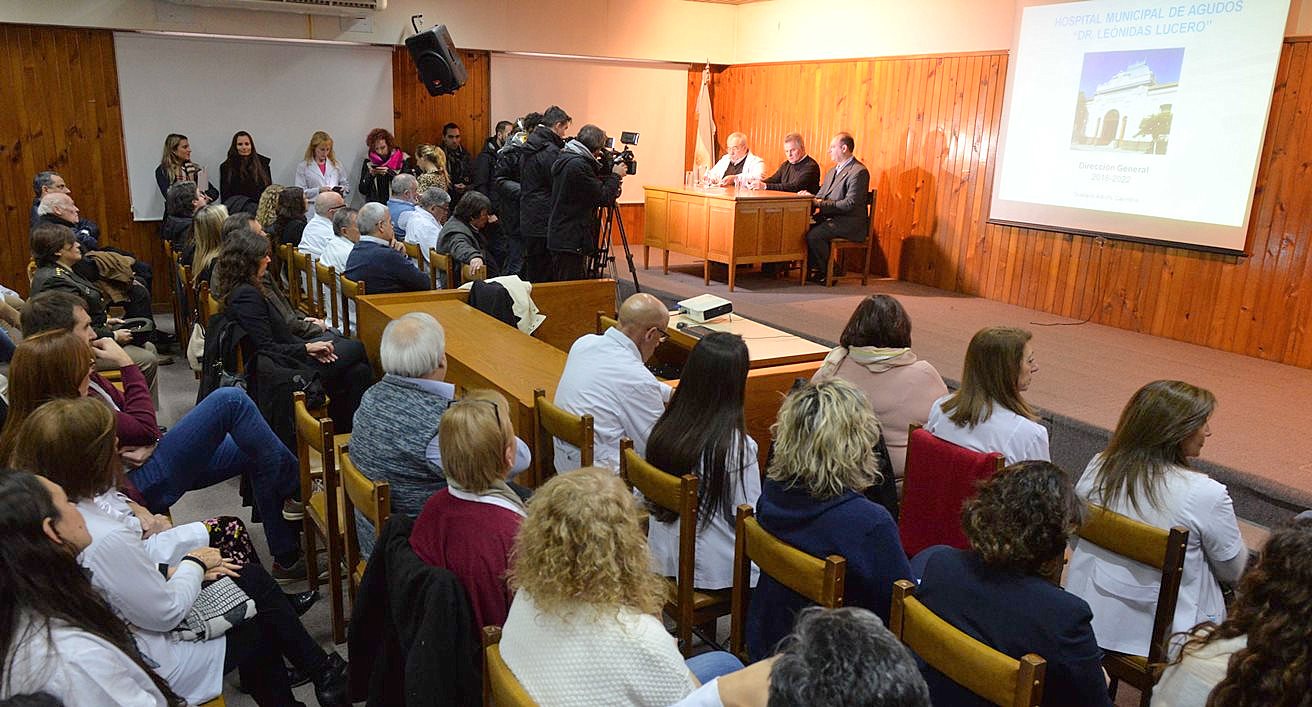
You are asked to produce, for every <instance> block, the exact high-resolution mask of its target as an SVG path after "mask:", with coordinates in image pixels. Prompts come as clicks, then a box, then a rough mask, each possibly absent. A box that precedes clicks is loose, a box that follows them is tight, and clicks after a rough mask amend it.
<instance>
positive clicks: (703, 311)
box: [678, 295, 733, 323]
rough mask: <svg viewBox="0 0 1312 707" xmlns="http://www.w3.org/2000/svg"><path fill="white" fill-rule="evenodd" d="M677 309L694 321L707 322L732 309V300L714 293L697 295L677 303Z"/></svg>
mask: <svg viewBox="0 0 1312 707" xmlns="http://www.w3.org/2000/svg"><path fill="white" fill-rule="evenodd" d="M678 306H679V311H680V312H683V313H684V314H685V315H687V317H688V318H689V319H691V320H693V321H694V322H702V323H705V322H709V321H711V320H712V319H715V318H716V317H723V316H724V315H726V314H728V313H730V312H732V311H733V302H730V301H729V300H727V299H725V298H723V297H716V296H715V295H698V296H696V297H692V298H690V299H686V300H683V301H681V302H679V303H678Z"/></svg>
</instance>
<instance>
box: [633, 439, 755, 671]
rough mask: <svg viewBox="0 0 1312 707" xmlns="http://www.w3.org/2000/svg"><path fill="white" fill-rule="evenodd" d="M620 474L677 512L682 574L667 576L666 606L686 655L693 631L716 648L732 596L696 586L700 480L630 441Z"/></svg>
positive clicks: (690, 647) (659, 504)
mask: <svg viewBox="0 0 1312 707" xmlns="http://www.w3.org/2000/svg"><path fill="white" fill-rule="evenodd" d="M620 476H621V477H622V478H623V479H624V482H625V483H627V484H628V485H629V486H630V487H631V488H635V489H637V490H638V491H640V492H641V493H642V495H643V497H644V498H646V499H647V500H648V501H650V502H652V503H654V504H656V505H657V506H660V507H661V508H664V509H665V510H667V511H671V512H674V513H678V514H679V571H678V575H677V576H676V577H675V578H673V579H672V580H670V579H669V578H667V581H669V582H670V596H671V598H670V599H669V600H668V601H666V602H665V613H667V614H669V615H670V616H671V617H673V618H674V622H675V636H677V637H678V639H679V650H680V651H681V652H682V653H683V654H684V656H688V655H690V654H691V652H692V634H693V631H694V630H697V632H698V634H699V635H700V636H701V637H702V639H703V640H705V641H706V642H707V643H708V644H712V645H714V644H715V643H716V640H715V638H716V636H715V621H716V619H718V618H720V617H721V616H724V615H725V614H728V613H729V611H730V609H731V604H732V598H731V594H732V592H731V591H730V590H721V591H701V590H698V589H695V588H694V586H693V578H694V574H695V573H694V568H695V567H696V566H697V485H698V480H697V477H696V476H694V475H692V474H684V475H683V476H674V475H673V474H668V473H666V472H664V471H661V470H660V469H657V468H656V467H655V466H653V465H652V464H651V463H650V462H648V461H647V460H646V459H643V458H642V455H640V454H638V453H637V452H636V451H635V450H634V449H633V440H631V439H629V438H628V437H625V438H623V439H621V440H620ZM694 627H697V628H696V629H694Z"/></svg>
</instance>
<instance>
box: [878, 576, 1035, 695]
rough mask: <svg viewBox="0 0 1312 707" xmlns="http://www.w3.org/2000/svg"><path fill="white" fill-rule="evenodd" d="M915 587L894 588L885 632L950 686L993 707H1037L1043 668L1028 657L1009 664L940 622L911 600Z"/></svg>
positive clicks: (896, 585)
mask: <svg viewBox="0 0 1312 707" xmlns="http://www.w3.org/2000/svg"><path fill="white" fill-rule="evenodd" d="M915 589H916V585H915V583H914V582H910V581H907V580H905V579H899V580H897V581H896V582H894V584H893V606H892V610H891V612H890V614H889V620H888V627H889V629H890V630H891V631H892V632H893V635H895V636H897V637H898V640H900V641H902V643H903V644H905V645H906V646H907V647H908V648H910V649H911V650H912V651H914V652H915V653H916V655H918V656H920V658H921V659H922V660H924V661H925V662H926V663H928V664H929V665H930V666H931V667H932V668H934V669H935V670H937V671H939V672H940V673H942V674H943V675H944V676H945V677H947V678H948V679H949V680H951V681H952V682H955V683H957V684H958V685H960V686H962V687H964V688H966V689H967V690H970V691H971V692H973V693H975V694H976V695H979V696H980V697H982V698H984V699H986V700H988V701H989V702H992V703H993V704H995V705H1004V706H1005V707H1037V705H1039V703H1040V702H1042V700H1043V677H1044V672H1045V671H1046V670H1047V662H1046V661H1045V660H1044V659H1043V658H1041V657H1039V656H1038V655H1035V654H1034V653H1028V654H1026V655H1024V656H1022V657H1020V658H1019V659H1016V658H1012V657H1011V656H1008V655H1007V654H1006V653H1002V652H1000V651H997V650H995V649H993V648H992V647H990V646H988V645H986V644H984V643H981V642H980V641H978V640H976V639H975V638H973V637H971V636H969V635H967V634H966V633H964V632H962V631H961V630H959V629H958V628H956V627H955V626H953V625H952V624H950V623H948V622H947V621H944V620H943V619H941V618H939V617H938V615H936V614H935V613H934V612H932V611H930V610H929V609H928V608H927V607H926V606H925V605H924V604H921V603H920V601H919V600H918V599H916V598H915V597H914V596H913V593H914V592H915Z"/></svg>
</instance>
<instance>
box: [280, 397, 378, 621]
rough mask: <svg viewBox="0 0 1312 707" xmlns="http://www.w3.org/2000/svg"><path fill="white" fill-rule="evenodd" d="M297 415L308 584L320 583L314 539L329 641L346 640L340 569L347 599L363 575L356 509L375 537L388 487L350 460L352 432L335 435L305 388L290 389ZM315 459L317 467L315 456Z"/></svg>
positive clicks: (352, 598)
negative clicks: (323, 566) (320, 549)
mask: <svg viewBox="0 0 1312 707" xmlns="http://www.w3.org/2000/svg"><path fill="white" fill-rule="evenodd" d="M293 407H294V409H295V411H294V416H295V418H296V457H297V459H298V460H299V461H300V466H301V469H300V472H301V474H300V475H301V498H303V499H306V502H305V520H304V524H305V565H306V574H307V576H308V577H309V578H310V589H312V590H316V589H318V588H319V567H318V554H317V543H318V542H319V541H322V542H323V544H324V547H325V549H326V550H327V552H328V594H329V604H330V608H331V610H332V623H333V641H334V642H336V643H342V642H344V641H345V640H346V617H347V616H348V615H349V614H348V613H347V612H348V607H347V606H346V604H345V602H343V600H342V587H341V572H342V569H343V567H344V568H345V570H346V572H345V574H346V578H347V587H348V594H349V599H350V603H351V604H352V605H354V603H355V595H356V591H357V590H358V589H359V587H360V580H361V579H362V578H363V577H364V568H365V565H366V560H365V559H364V558H362V557H361V556H360V538H359V535H358V531H357V529H356V524H355V514H356V511H359V512H360V514H361V515H363V516H364V517H365V518H366V519H368V520H369V523H370V524H371V525H372V526H373V529H374V533H375V538H377V537H379V536H381V534H382V529H383V526H384V525H385V524H386V523H387V519H388V518H389V517H390V516H391V507H392V503H391V489H390V487H389V485H388V483H387V482H386V481H374V480H372V479H370V478H368V477H366V476H365V475H364V474H362V473H361V472H360V470H359V468H357V467H356V466H355V464H354V463H353V462H352V461H351V455H350V449H349V443H350V435H334V434H333V421H332V418H329V417H326V416H320V415H319V414H318V412H317V411H311V410H309V409H308V408H307V407H306V405H305V394H304V393H300V392H297V393H294V394H293ZM316 458H317V459H318V460H319V465H318V467H317V468H316V466H315V465H314V463H313V462H314V460H315V459H316Z"/></svg>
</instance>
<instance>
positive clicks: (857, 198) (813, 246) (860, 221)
mask: <svg viewBox="0 0 1312 707" xmlns="http://www.w3.org/2000/svg"><path fill="white" fill-rule="evenodd" d="M855 149H856V141H855V140H853V139H852V136H851V135H850V134H848V133H839V134H837V135H835V136H834V139H833V140H830V141H829V159H831V160H833V162H834V166H833V167H832V168H830V170H829V173H828V174H826V175H825V181H824V184H822V185H821V186H820V193H819V194H816V195H815V198H814V199H812V200H811V204H812V206H814V207H815V214H814V215H813V216H812V217H811V221H812V224H813V225H812V226H811V230H809V231H807V232H806V249H807V251H808V253H809V254H810V255H809V260H808V263H809V265H808V267H809V268H810V270H811V273H810V275H809V276H810V278H811V279H812V280H816V281H822V280H823V278H824V271H825V261H826V260H827V259H828V258H829V241H832V240H833V239H835V238H846V239H847V240H849V241H857V242H863V241H865V239H866V236H868V235H869V233H870V216H869V215H868V214H867V213H866V202H867V200H868V199H869V198H870V170H868V169H866V166H865V165H863V164H861V162H860V160H858V159H857V158H855V157H853V156H852V152H853V151H854V150H855ZM799 193H801V194H805V193H806V192H799Z"/></svg>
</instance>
